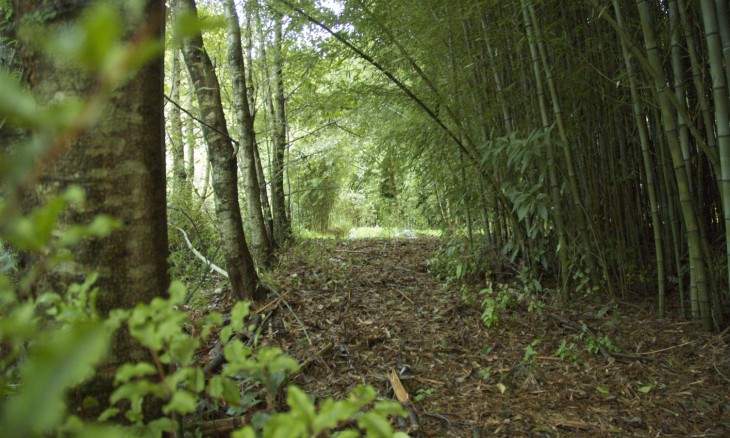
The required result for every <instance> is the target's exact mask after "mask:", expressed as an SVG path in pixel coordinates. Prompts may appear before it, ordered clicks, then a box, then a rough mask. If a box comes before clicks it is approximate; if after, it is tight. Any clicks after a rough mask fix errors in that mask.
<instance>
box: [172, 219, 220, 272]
mask: <svg viewBox="0 0 730 438" xmlns="http://www.w3.org/2000/svg"><path fill="white" fill-rule="evenodd" d="M175 228H177V229H178V231H180V232H181V233H182V235H183V238H185V243H186V244H187V245H188V248H190V251H191V252H192V253H193V254H195V257H197V258H199V259H200V260H202V261H203V262H205V264H206V265H208V267H209V268H210V270H211V271H215V272H217V273H219V274H221V275H222V276H224V277H226V278H228V272H226V270H225V269H223V268H221V267H220V266H218V265H216V264H215V263H213V262H211V261H210V260H208V259H207V258H205V256H204V255H203V254H201V253H200V251H198V250H197V249H195V247H194V246H193V244H192V242H190V239H188V234H187V233H186V232H185V230H183V229H182V228H180V227H175Z"/></svg>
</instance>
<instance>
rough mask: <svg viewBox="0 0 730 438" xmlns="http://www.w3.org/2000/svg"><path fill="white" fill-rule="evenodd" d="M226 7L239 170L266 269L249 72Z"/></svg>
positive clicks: (268, 255) (254, 243)
mask: <svg viewBox="0 0 730 438" xmlns="http://www.w3.org/2000/svg"><path fill="white" fill-rule="evenodd" d="M223 7H224V10H225V14H226V22H227V25H228V67H229V68H230V71H231V77H232V81H233V109H234V112H235V114H236V120H237V121H238V141H239V144H240V146H239V154H240V157H241V162H240V167H241V174H242V177H243V185H244V189H245V192H246V207H247V211H248V227H249V232H250V242H251V252H252V253H253V256H254V258H255V260H256V262H257V264H258V265H259V266H266V265H268V264H269V263H271V261H272V259H273V255H274V253H273V246H272V245H271V241H270V239H269V235H268V233H267V231H266V223H265V221H264V215H263V211H262V209H261V197H260V196H261V192H260V190H259V182H258V173H257V172H256V154H255V152H254V148H255V147H256V133H255V132H254V127H253V123H254V119H253V115H252V114H251V108H250V106H249V102H250V100H249V96H248V87H247V84H246V82H247V80H246V69H245V66H244V63H243V48H242V47H241V26H240V24H239V22H238V14H237V13H236V6H235V4H234V3H233V0H224V1H223Z"/></svg>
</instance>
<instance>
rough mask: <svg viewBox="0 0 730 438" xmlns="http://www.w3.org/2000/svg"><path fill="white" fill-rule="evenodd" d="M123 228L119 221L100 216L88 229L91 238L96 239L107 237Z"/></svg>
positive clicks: (103, 215)
mask: <svg viewBox="0 0 730 438" xmlns="http://www.w3.org/2000/svg"><path fill="white" fill-rule="evenodd" d="M121 227H122V223H121V222H120V221H118V220H117V219H114V218H112V217H111V216H107V215H105V214H102V215H99V216H97V217H95V218H94V220H93V221H91V223H90V224H89V225H88V227H87V228H86V230H87V232H88V233H89V235H90V236H94V237H106V236H108V235H110V234H111V233H112V232H113V231H114V230H117V229H119V228H121Z"/></svg>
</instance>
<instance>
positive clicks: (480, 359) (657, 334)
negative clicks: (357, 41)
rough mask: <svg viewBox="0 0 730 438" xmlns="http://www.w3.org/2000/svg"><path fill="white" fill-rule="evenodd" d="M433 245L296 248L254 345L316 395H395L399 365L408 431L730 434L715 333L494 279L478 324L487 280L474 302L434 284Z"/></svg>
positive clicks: (724, 357) (354, 243)
mask: <svg viewBox="0 0 730 438" xmlns="http://www.w3.org/2000/svg"><path fill="white" fill-rule="evenodd" d="M437 247H438V241H436V240H431V239H422V238H419V239H395V240H342V241H326V240H322V241H311V242H306V243H304V244H301V245H298V246H296V247H294V248H293V249H292V250H290V251H288V252H287V253H285V254H284V255H283V257H282V260H281V264H280V267H279V269H278V270H277V274H276V275H275V276H274V278H273V279H272V281H273V282H274V283H275V284H276V287H277V288H278V290H279V291H280V293H281V294H282V296H283V300H285V301H286V303H287V304H288V305H289V306H290V307H291V309H290V310H289V309H288V308H287V307H286V306H284V305H282V304H281V302H279V303H277V305H278V306H279V307H280V309H279V311H278V314H277V315H276V317H275V318H274V319H273V321H272V325H271V329H270V330H269V331H268V333H267V334H266V335H265V336H264V337H263V338H262V342H263V343H265V344H267V345H276V346H278V347H280V348H282V349H284V350H285V351H287V352H288V353H289V354H290V355H292V356H293V357H294V358H296V359H297V360H298V361H299V363H300V364H304V365H303V367H304V368H303V369H302V371H301V372H300V373H298V374H297V375H296V376H294V378H293V382H294V383H296V384H297V385H299V386H301V387H302V388H303V389H304V390H306V391H308V392H309V393H310V394H313V395H314V396H316V397H317V398H325V397H329V396H332V397H335V398H341V397H345V396H346V395H347V394H348V393H349V391H350V390H352V389H353V387H355V386H356V385H358V384H368V385H372V386H374V387H375V388H376V390H377V391H378V394H379V396H380V397H383V398H396V396H395V395H394V390H393V385H394V382H395V384H396V385H397V381H396V379H394V377H393V373H395V374H397V375H398V379H397V380H399V381H400V382H402V384H403V389H405V392H407V394H408V397H409V399H410V402H411V404H410V411H411V413H412V415H411V418H410V419H409V420H406V421H404V422H402V423H400V424H399V426H398V427H399V429H400V430H403V431H406V432H408V433H409V434H411V435H412V436H427V437H431V436H458V437H466V436H469V437H477V436H652V437H653V436H698V437H699V436H728V434H730V397H729V396H728V394H730V381H728V379H727V377H726V376H730V361H729V359H730V354H728V353H730V351H729V349H728V345H727V334H726V333H723V334H720V335H718V334H708V333H704V332H701V331H700V330H699V329H698V328H697V327H696V326H694V325H693V324H690V323H688V322H683V321H681V320H679V319H671V320H659V319H657V318H656V317H655V316H654V315H653V314H652V313H649V312H648V311H645V310H644V309H642V308H641V307H640V306H635V305H629V304H616V303H611V304H595V303H593V302H592V301H587V300H582V301H579V302H576V303H573V306H571V308H569V309H564V308H557V307H552V306H550V305H548V304H549V303H545V302H543V301H541V300H540V298H541V297H535V296H534V295H531V294H526V293H524V292H521V291H520V289H519V288H518V287H516V286H514V285H512V286H508V285H493V286H492V289H493V290H494V295H491V296H492V297H495V299H496V301H497V302H499V303H501V305H500V307H498V308H497V310H496V311H495V315H496V318H497V320H498V321H497V322H495V323H494V325H493V326H492V327H491V328H489V329H487V328H485V326H484V324H483V323H482V322H481V320H480V317H481V313H482V311H481V301H482V300H483V299H484V298H486V296H480V295H479V294H478V291H479V289H483V288H484V287H485V286H486V283H484V281H483V282H482V284H481V285H479V284H477V285H473V286H472V287H471V288H470V290H471V296H472V298H473V303H472V304H466V303H465V301H464V300H463V299H462V294H461V291H460V290H459V288H458V286H454V287H451V288H444V287H442V284H441V283H439V282H438V281H437V280H436V279H435V277H434V276H433V275H432V274H431V273H429V272H428V266H427V260H428V259H429V258H431V257H432V256H433V253H434V251H435V250H436V248H437ZM646 307H647V308H651V307H650V306H646ZM561 344H562V345H563V347H562V349H561ZM589 349H590V350H591V351H592V352H594V353H595V354H592V353H591V352H589ZM561 351H562V353H561ZM400 395H401V398H402V397H403V396H404V392H402V391H401V392H400Z"/></svg>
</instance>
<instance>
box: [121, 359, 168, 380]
mask: <svg viewBox="0 0 730 438" xmlns="http://www.w3.org/2000/svg"><path fill="white" fill-rule="evenodd" d="M155 374H157V369H156V368H155V367H154V366H153V365H152V364H149V363H147V362H140V363H136V364H131V363H125V364H124V365H122V366H121V367H119V369H118V370H117V373H116V375H115V376H114V382H115V383H117V384H119V383H127V382H129V381H130V380H132V379H136V378H139V377H144V376H153V375H155Z"/></svg>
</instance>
